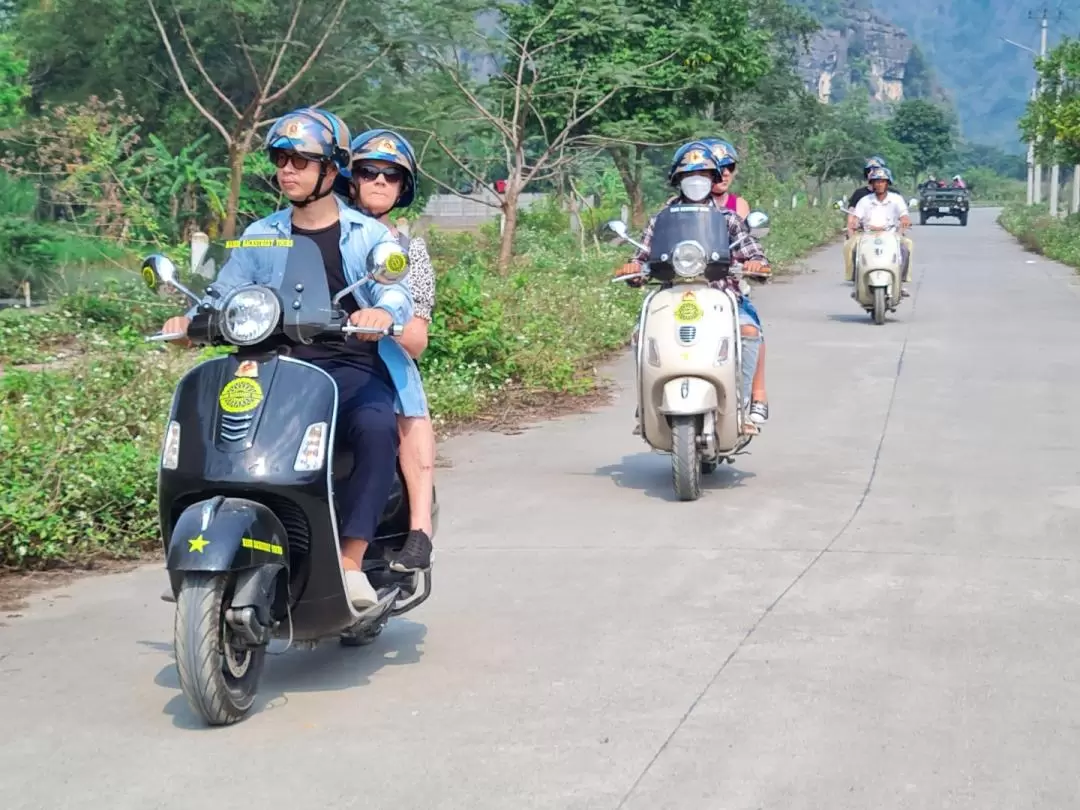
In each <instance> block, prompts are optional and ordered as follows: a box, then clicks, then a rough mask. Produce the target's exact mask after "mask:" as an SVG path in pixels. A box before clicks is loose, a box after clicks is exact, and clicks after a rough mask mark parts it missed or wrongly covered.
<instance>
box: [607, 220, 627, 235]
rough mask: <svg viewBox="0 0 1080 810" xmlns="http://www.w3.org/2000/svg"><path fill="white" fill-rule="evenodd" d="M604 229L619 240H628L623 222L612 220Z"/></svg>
mask: <svg viewBox="0 0 1080 810" xmlns="http://www.w3.org/2000/svg"><path fill="white" fill-rule="evenodd" d="M604 227H605V228H607V229H608V230H609V231H611V232H612V233H613V234H615V235H616V236H617V237H619V238H620V239H629V238H630V234H628V233H627V231H626V223H625V222H623V221H622V220H621V219H613V220H611V222H609V223H607V224H606V225H605V226H604Z"/></svg>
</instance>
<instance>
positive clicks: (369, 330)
mask: <svg viewBox="0 0 1080 810" xmlns="http://www.w3.org/2000/svg"><path fill="white" fill-rule="evenodd" d="M341 331H342V332H343V333H344V334H346V335H392V336H393V337H401V336H402V334H404V332H405V327H404V326H402V325H401V324H400V323H395V324H391V325H390V326H389V327H387V328H386V329H376V328H375V327H373V326H348V325H346V326H343V327H341Z"/></svg>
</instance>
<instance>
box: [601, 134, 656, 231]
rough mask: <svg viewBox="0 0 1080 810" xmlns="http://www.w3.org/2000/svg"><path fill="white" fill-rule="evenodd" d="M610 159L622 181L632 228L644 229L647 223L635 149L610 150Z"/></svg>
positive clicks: (639, 169)
mask: <svg viewBox="0 0 1080 810" xmlns="http://www.w3.org/2000/svg"><path fill="white" fill-rule="evenodd" d="M610 152H611V159H612V160H613V161H614V163H615V168H616V169H617V170H618V172H619V177H620V178H621V179H622V182H623V188H625V189H626V196H627V197H628V198H629V199H630V222H629V223H628V224H629V225H630V227H632V228H644V227H645V223H646V221H647V219H648V218H647V215H646V212H645V192H644V190H643V189H642V188H641V168H640V166H639V165H638V163H639V161H638V154H637V147H636V146H630V147H626V148H625V149H624V148H622V147H620V148H616V149H611V150H610Z"/></svg>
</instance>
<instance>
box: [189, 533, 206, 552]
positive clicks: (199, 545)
mask: <svg viewBox="0 0 1080 810" xmlns="http://www.w3.org/2000/svg"><path fill="white" fill-rule="evenodd" d="M208 545H210V541H209V540H204V539H203V536H202V535H201V534H200V535H199V536H198V537H196V538H195V539H194V540H188V551H197V552H199V553H200V554H202V553H203V549H204V548H206V547H207V546H208Z"/></svg>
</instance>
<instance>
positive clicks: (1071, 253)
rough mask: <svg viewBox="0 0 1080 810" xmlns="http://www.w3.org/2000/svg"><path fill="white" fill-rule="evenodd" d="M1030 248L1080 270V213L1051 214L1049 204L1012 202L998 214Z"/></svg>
mask: <svg viewBox="0 0 1080 810" xmlns="http://www.w3.org/2000/svg"><path fill="white" fill-rule="evenodd" d="M998 222H999V223H1001V225H1002V227H1004V228H1005V229H1006V230H1007V231H1009V232H1010V233H1012V234H1013V235H1014V236H1016V238H1017V239H1019V240H1020V243H1021V244H1022V245H1024V247H1026V248H1027V249H1028V250H1033V251H1035V252H1036V253H1041V254H1043V255H1044V256H1047V257H1049V258H1051V259H1054V260H1056V261H1059V262H1063V263H1065V264H1067V265H1070V266H1071V267H1075V268H1077V269H1080V215H1077V214H1073V215H1071V216H1068V217H1065V218H1063V219H1059V218H1055V217H1051V216H1050V212H1049V210H1048V208H1047V207H1046V206H1045V205H1031V206H1029V205H1022V204H1016V205H1010V206H1008V207H1007V208H1006V209H1005V210H1004V211H1002V212H1001V215H1000V216H999V217H998Z"/></svg>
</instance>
